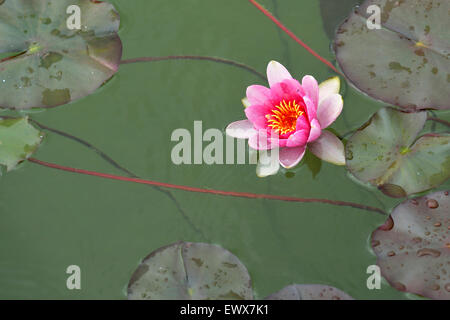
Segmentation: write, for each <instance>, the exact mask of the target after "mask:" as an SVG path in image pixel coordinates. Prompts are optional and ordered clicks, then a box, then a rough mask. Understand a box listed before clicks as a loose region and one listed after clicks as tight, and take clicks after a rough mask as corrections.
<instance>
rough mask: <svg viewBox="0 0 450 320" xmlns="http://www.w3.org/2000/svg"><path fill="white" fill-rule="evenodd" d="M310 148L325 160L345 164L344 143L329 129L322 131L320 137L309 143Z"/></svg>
mask: <svg viewBox="0 0 450 320" xmlns="http://www.w3.org/2000/svg"><path fill="white" fill-rule="evenodd" d="M308 149H309V150H310V151H311V152H312V153H313V154H315V155H316V156H317V157H318V158H320V159H322V160H324V161H327V162H331V163H334V164H337V165H340V166H343V165H345V154H344V144H343V143H342V141H341V140H339V139H338V138H337V137H336V136H335V135H334V134H332V133H331V132H329V131H326V130H325V131H322V134H321V135H320V138H319V139H317V140H316V141H314V142H312V143H309V144H308Z"/></svg>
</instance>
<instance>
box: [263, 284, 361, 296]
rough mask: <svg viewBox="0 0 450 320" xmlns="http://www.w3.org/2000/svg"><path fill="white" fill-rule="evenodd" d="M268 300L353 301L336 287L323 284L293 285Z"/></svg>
mask: <svg viewBox="0 0 450 320" xmlns="http://www.w3.org/2000/svg"><path fill="white" fill-rule="evenodd" d="M265 299H266V300H353V298H352V297H350V296H349V295H348V294H346V293H345V292H343V291H341V290H339V289H336V288H335V287H330V286H324V285H321V284H293V285H290V286H287V287H284V288H283V289H281V290H280V291H278V292H276V293H274V294H271V295H270V296H268V297H266V298H265Z"/></svg>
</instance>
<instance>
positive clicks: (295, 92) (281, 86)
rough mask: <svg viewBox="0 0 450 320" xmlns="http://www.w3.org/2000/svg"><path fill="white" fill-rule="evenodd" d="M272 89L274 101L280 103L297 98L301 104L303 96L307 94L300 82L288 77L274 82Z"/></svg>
mask: <svg viewBox="0 0 450 320" xmlns="http://www.w3.org/2000/svg"><path fill="white" fill-rule="evenodd" d="M270 90H271V92H272V101H273V102H274V103H279V102H280V101H283V100H285V101H292V100H296V101H297V103H299V104H300V103H301V102H302V101H303V99H302V97H303V96H304V95H305V92H304V90H303V88H302V86H301V85H300V82H298V81H297V80H295V79H286V80H283V81H282V82H278V83H276V84H274V85H273V86H272V87H271V88H270Z"/></svg>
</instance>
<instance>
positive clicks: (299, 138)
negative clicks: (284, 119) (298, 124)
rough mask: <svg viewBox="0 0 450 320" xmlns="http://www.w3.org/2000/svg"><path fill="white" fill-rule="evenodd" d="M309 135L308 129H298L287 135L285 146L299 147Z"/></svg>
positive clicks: (304, 143)
mask: <svg viewBox="0 0 450 320" xmlns="http://www.w3.org/2000/svg"><path fill="white" fill-rule="evenodd" d="M308 137H309V129H303V130H299V131H297V132H295V133H293V134H291V135H290V136H289V138H288V139H287V142H286V147H290V148H292V147H301V146H304V145H306V143H307V142H308Z"/></svg>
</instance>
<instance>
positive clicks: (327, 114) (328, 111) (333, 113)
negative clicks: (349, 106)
mask: <svg viewBox="0 0 450 320" xmlns="http://www.w3.org/2000/svg"><path fill="white" fill-rule="evenodd" d="M343 106H344V100H342V97H341V95H340V94H337V93H334V94H332V95H330V96H328V98H326V99H325V100H324V101H322V103H321V104H320V105H319V108H318V109H317V119H318V120H319V122H320V125H321V127H322V129H324V128H326V127H328V126H329V125H330V124H332V123H333V122H334V120H336V118H337V117H338V116H339V115H340V114H341V111H342V107H343Z"/></svg>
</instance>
